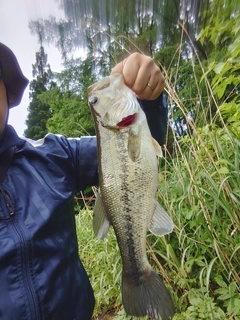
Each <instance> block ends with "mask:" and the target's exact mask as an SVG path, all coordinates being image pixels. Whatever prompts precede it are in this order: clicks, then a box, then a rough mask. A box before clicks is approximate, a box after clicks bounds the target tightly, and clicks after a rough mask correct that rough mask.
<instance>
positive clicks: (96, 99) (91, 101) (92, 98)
mask: <svg viewBox="0 0 240 320" xmlns="http://www.w3.org/2000/svg"><path fill="white" fill-rule="evenodd" d="M89 102H90V103H91V104H96V103H97V102H98V98H97V97H90V98H89Z"/></svg>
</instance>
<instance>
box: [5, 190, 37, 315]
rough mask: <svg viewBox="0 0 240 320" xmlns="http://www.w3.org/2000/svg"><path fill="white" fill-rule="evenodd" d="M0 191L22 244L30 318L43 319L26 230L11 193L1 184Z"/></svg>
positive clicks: (24, 280)
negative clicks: (31, 267) (34, 282)
mask: <svg viewBox="0 0 240 320" xmlns="http://www.w3.org/2000/svg"><path fill="white" fill-rule="evenodd" d="M0 191H1V193H2V194H3V197H4V199H5V201H6V206H7V208H8V209H9V216H8V219H10V218H12V219H11V222H12V226H13V229H14V231H15V234H16V235H17V238H18V239H19V240H20V241H19V246H20V251H21V253H20V255H21V267H22V269H21V273H22V277H23V282H24V287H25V290H26V293H27V297H28V301H29V308H30V314H31V318H30V319H29V320H38V319H41V316H40V313H39V312H38V311H39V308H38V301H37V296H36V293H35V290H34V288H33V283H32V278H31V272H30V267H29V261H30V257H29V245H28V241H27V239H26V237H25V236H24V231H23V230H22V228H21V226H20V223H19V221H18V220H17V218H16V216H15V206H14V203H13V201H12V200H11V197H10V195H9V193H8V192H7V191H6V190H5V189H4V188H3V187H2V186H1V185H0ZM5 219H6V217H5Z"/></svg>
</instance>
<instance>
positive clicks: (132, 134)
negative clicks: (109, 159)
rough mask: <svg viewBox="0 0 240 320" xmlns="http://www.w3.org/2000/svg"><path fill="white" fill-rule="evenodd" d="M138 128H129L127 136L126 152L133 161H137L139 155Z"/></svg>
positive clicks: (139, 139)
mask: <svg viewBox="0 0 240 320" xmlns="http://www.w3.org/2000/svg"><path fill="white" fill-rule="evenodd" d="M140 143H141V137H140V130H139V127H135V128H131V129H130V130H129V136H128V154H129V157H130V158H131V159H132V161H133V162H135V161H137V159H138V158H139V156H140Z"/></svg>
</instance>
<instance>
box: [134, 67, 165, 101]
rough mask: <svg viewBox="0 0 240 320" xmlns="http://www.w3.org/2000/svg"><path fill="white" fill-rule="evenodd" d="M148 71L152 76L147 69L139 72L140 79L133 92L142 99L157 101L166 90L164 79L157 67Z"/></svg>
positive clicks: (136, 82) (137, 80)
mask: <svg viewBox="0 0 240 320" xmlns="http://www.w3.org/2000/svg"><path fill="white" fill-rule="evenodd" d="M148 70H150V75H149V73H148V72H146V70H145V69H143V70H141V69H140V70H139V77H138V78H137V79H136V81H135V84H134V86H133V87H132V90H133V91H134V92H135V93H136V94H137V96H138V97H139V98H140V99H146V100H155V99H156V98H157V97H159V95H160V94H161V93H162V92H163V90H164V77H163V75H162V73H161V71H160V69H159V68H158V67H157V66H156V65H155V66H154V67H153V68H148Z"/></svg>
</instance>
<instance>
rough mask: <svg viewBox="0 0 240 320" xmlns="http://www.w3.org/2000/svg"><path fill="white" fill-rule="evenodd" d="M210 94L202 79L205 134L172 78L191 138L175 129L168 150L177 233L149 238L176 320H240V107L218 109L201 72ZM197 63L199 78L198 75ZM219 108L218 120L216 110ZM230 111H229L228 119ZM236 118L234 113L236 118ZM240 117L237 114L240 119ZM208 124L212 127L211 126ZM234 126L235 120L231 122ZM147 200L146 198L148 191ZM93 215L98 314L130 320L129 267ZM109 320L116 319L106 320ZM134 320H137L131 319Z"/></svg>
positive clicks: (163, 182) (86, 225)
mask: <svg viewBox="0 0 240 320" xmlns="http://www.w3.org/2000/svg"><path fill="white" fill-rule="evenodd" d="M199 63H200V67H201V69H202V76H203V78H202V79H203V81H204V83H205V86H206V90H205V92H206V93H207V95H208V97H207V99H205V100H204V101H207V104H206V103H205V102H204V101H203V99H202V97H201V90H200V88H199V86H198V80H197V77H193V78H194V79H195V81H196V85H197V89H198V90H197V92H198V93H197V96H194V97H193V98H194V99H195V100H196V101H198V103H199V105H200V106H201V108H202V109H201V110H200V111H199V114H201V117H202V119H205V122H204V123H203V125H202V126H201V127H198V126H197V124H196V123H195V122H194V121H193V120H192V119H191V118H190V117H188V110H187V109H186V107H185V101H184V100H182V99H180V98H179V96H178V95H177V94H176V91H175V90H174V88H175V85H176V83H175V79H176V78H177V75H174V78H171V73H170V72H168V71H166V79H167V81H166V91H167V92H168V96H169V105H177V107H178V108H179V110H181V112H182V114H183V115H184V116H185V119H186V121H187V123H188V127H189V128H191V130H190V131H191V135H186V136H184V137H183V138H181V139H179V137H178V136H176V133H175V131H174V128H172V127H171V124H169V135H168V136H169V137H171V139H172V142H171V145H170V148H169V143H168V144H167V145H168V147H165V149H164V158H163V159H162V160H161V165H160V168H161V170H160V171H159V191H158V198H159V202H160V203H161V204H162V206H163V207H165V208H166V210H167V212H168V213H169V215H170V216H171V217H172V219H173V221H174V224H175V228H174V232H173V233H172V234H170V235H167V236H165V237H162V238H157V237H155V236H153V235H152V234H150V233H149V234H148V235H147V248H148V256H149V260H150V262H151V264H152V266H153V267H154V268H155V269H156V270H157V271H158V272H159V274H160V275H161V277H162V278H163V279H164V282H165V283H166V285H167V287H168V288H169V290H170V292H171V294H172V297H173V300H174V304H175V306H176V315H175V316H174V320H182V319H184V320H190V319H191V320H193V319H205V320H210V319H212V320H213V319H214V320H223V319H229V320H230V319H234V320H237V319H240V294H239V289H240V267H239V266H240V252H239V251H240V236H239V226H240V224H239V212H240V130H239V127H238V126H236V123H237V120H234V121H232V122H231V120H229V119H232V117H231V114H228V117H226V112H228V113H231V112H235V113H234V115H235V118H234V119H236V117H237V116H236V114H238V116H239V124H240V111H239V110H240V104H239V100H237V99H236V100H235V101H233V102H232V104H231V108H230V107H229V108H226V104H225V103H222V104H221V105H218V102H217V99H216V98H215V94H214V92H213V89H212V88H211V84H210V81H209V80H208V78H207V77H206V76H205V70H204V67H203V66H202V65H201V62H200V61H199ZM195 71H196V70H195V65H194V63H192V74H193V75H195ZM212 104H214V107H215V110H216V112H215V113H214V115H213V117H211V116H210V120H209V112H210V111H209V110H210V108H211V105H212ZM226 110H227V111H226ZM231 110H232V111H231ZM236 110H237V111H236ZM224 112H225V114H224ZM207 119H208V120H207ZM226 119H227V120H226ZM141 192H142V190H141ZM91 218H92V217H91V210H88V209H87V210H86V208H85V210H83V211H82V212H81V214H80V215H79V216H78V217H77V227H78V237H79V247H80V256H81V259H82V261H83V264H84V266H85V268H86V270H87V272H88V274H89V276H90V280H91V283H92V285H93V288H94V291H95V297H96V308H95V317H97V314H99V313H101V314H108V313H111V315H112V316H111V317H110V316H109V317H110V318H113V317H114V316H113V314H114V315H115V317H114V319H116V320H117V319H118V320H120V319H127V317H126V316H125V313H124V310H123V309H122V306H121V296H120V292H121V291H120V285H121V260H120V254H119V250H118V246H117V243H116V239H115V235H114V233H113V231H112V230H111V231H110V233H109V234H108V236H107V238H106V239H105V240H104V241H98V240H96V239H95V237H94V236H93V232H92V226H91ZM106 319H109V318H107V317H106ZM129 319H130V318H129Z"/></svg>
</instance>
